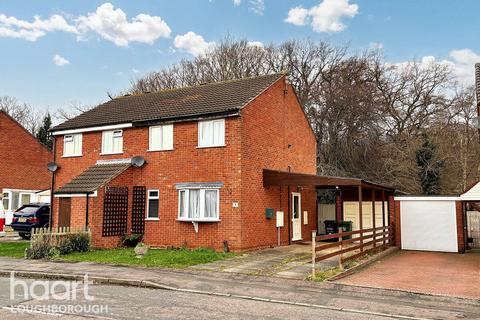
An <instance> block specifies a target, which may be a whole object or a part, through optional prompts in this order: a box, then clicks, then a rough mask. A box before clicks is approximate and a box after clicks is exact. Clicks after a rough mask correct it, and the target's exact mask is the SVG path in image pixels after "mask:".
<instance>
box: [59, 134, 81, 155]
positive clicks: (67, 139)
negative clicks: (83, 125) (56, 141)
mask: <svg viewBox="0 0 480 320" xmlns="http://www.w3.org/2000/svg"><path fill="white" fill-rule="evenodd" d="M81 155H82V134H81V133H80V134H66V135H64V136H63V156H64V157H78V156H81Z"/></svg>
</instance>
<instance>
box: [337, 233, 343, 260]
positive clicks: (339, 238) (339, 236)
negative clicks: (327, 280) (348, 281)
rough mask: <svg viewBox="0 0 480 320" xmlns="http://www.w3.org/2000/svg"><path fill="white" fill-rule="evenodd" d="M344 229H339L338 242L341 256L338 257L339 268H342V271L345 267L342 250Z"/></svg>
mask: <svg viewBox="0 0 480 320" xmlns="http://www.w3.org/2000/svg"><path fill="white" fill-rule="evenodd" d="M342 232H343V230H342V228H339V229H338V242H339V244H340V254H339V255H338V267H339V268H340V270H343V265H342V260H343V258H342V250H343V244H342V241H343V236H342Z"/></svg>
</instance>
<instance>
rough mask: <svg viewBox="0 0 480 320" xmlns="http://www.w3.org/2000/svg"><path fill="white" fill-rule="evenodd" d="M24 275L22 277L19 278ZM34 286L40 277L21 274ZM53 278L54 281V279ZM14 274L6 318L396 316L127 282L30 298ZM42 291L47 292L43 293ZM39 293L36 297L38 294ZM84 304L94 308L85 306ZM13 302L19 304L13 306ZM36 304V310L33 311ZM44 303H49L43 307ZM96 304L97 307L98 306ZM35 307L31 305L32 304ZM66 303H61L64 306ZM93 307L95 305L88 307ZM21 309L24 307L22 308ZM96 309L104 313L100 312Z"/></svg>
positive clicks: (6, 293)
mask: <svg viewBox="0 0 480 320" xmlns="http://www.w3.org/2000/svg"><path fill="white" fill-rule="evenodd" d="M17 280H18V279H17ZM20 280H21V281H25V284H27V285H28V286H30V287H31V284H32V282H33V281H34V280H31V279H20ZM52 283H53V282H50V283H49V284H52ZM10 287H11V286H10V279H9V278H0V288H2V289H1V290H0V306H1V307H2V309H0V319H5V320H9V319H16V320H17V319H72V320H76V319H85V318H86V317H88V318H93V319H259V318H262V319H319V318H322V319H355V320H363V319H391V317H383V316H377V315H372V314H362V313H356V312H346V311H338V310H330V309H323V308H318V307H312V306H297V305H291V304H283V303H272V302H265V301H253V300H250V299H243V298H233V297H221V296H211V295H205V294H198V293H189V292H178V291H168V290H158V289H146V288H138V287H121V286H109V285H90V286H89V288H88V292H87V297H89V296H91V297H93V298H94V300H93V301H88V300H87V299H85V297H84V291H83V288H82V287H79V288H77V289H76V290H74V291H75V292H76V295H77V299H76V300H75V301H68V302H65V301H58V300H55V299H54V298H55V295H56V296H57V297H58V296H59V295H60V296H62V297H65V293H70V294H72V292H73V291H72V290H70V291H67V290H65V289H64V288H65V287H64V286H63V285H60V286H57V290H53V291H52V292H51V293H50V294H49V295H48V298H47V299H46V300H42V298H43V295H44V293H45V290H44V287H42V286H40V285H38V284H37V286H36V287H35V289H37V290H34V294H35V295H37V299H32V296H30V297H27V299H25V296H24V292H25V291H24V288H25V287H23V286H22V284H19V283H17V284H16V285H15V286H14V290H13V292H14V299H13V300H12V299H11V297H10V294H11V293H10V291H11V290H10ZM41 296H42V297H41ZM33 297H35V296H33ZM60 305H61V306H64V308H67V305H74V306H77V307H76V308H80V307H82V308H83V310H78V311H79V313H77V314H73V315H72V314H69V311H68V310H63V311H62V310H61V312H52V313H43V312H45V311H52V306H60ZM84 305H86V306H88V307H84ZM10 306H13V307H14V308H17V309H14V310H12V309H11V307H10ZM33 306H35V310H33ZM39 306H42V307H43V306H49V308H50V310H48V309H41V308H39ZM92 306H97V307H96V309H94V307H92ZM29 308H30V309H29ZM59 308H61V307H59ZM89 308H90V310H88V309H89ZM19 310H20V311H21V312H18V311H19ZM94 311H96V312H98V313H95V312H94Z"/></svg>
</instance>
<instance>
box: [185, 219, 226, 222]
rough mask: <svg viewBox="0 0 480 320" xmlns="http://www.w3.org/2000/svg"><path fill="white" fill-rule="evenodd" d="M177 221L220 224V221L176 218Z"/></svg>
mask: <svg viewBox="0 0 480 320" xmlns="http://www.w3.org/2000/svg"><path fill="white" fill-rule="evenodd" d="M177 221H180V222H220V221H221V220H220V219H186V218H178V219H177Z"/></svg>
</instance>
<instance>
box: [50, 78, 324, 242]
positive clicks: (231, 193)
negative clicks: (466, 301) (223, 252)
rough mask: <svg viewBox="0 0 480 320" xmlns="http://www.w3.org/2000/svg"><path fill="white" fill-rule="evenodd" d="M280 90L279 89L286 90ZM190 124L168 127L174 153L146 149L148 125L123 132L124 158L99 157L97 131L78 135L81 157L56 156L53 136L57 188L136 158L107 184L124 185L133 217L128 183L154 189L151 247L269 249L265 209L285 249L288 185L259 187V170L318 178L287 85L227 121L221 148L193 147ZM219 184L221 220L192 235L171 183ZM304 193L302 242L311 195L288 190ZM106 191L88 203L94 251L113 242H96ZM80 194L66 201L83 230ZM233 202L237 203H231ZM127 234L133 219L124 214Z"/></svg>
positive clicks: (310, 140)
mask: <svg viewBox="0 0 480 320" xmlns="http://www.w3.org/2000/svg"><path fill="white" fill-rule="evenodd" d="M284 90H285V91H284ZM197 130H198V126H197V122H196V121H190V122H178V123H175V124H174V140H173V141H174V150H172V151H158V152H147V149H148V140H149V139H148V127H137V128H128V129H124V132H123V154H121V155H108V156H107V155H100V150H101V140H102V138H101V136H102V133H101V132H89V133H83V147H82V149H83V155H82V156H81V157H72V158H62V154H63V138H62V137H61V136H59V137H57V142H56V146H57V148H56V150H57V153H56V161H57V163H58V164H59V167H60V169H59V170H58V172H57V173H56V182H55V189H57V188H58V187H60V186H62V185H64V184H65V183H67V182H69V181H70V180H71V179H72V178H74V177H76V176H77V175H79V174H80V173H81V172H82V171H84V170H85V169H87V168H88V167H90V166H92V165H94V164H95V163H96V161H97V160H106V159H119V158H129V157H133V156H138V155H141V156H143V157H144V158H145V160H146V165H144V166H143V167H141V168H130V169H128V170H127V171H126V172H124V173H123V174H121V175H120V176H118V177H117V178H115V179H114V180H112V181H111V182H110V183H109V184H108V185H109V186H127V187H128V188H129V212H131V205H132V195H131V191H132V189H133V186H146V188H147V189H158V190H159V192H160V200H159V203H160V204H159V220H158V221H156V220H147V221H146V224H145V235H144V241H145V242H146V243H147V244H149V245H152V246H177V247H179V246H184V245H185V246H188V247H212V248H215V249H217V250H219V249H222V248H223V243H224V241H227V242H228V245H229V247H230V249H232V250H236V251H238V250H246V249H252V248H259V247H266V246H274V245H276V244H277V228H276V227H275V217H274V218H272V219H267V218H266V217H265V209H266V208H272V209H274V210H275V211H277V210H283V211H284V212H285V227H284V228H282V234H281V243H282V244H288V243H289V239H291V236H290V237H289V235H288V232H289V230H291V228H290V227H289V223H288V222H289V220H288V217H289V214H288V212H289V197H290V196H289V194H288V193H287V188H283V189H282V190H280V188H270V189H266V188H264V187H263V180H262V170H263V169H264V168H268V169H278V170H285V171H287V170H289V169H290V170H291V171H292V172H303V173H313V174H315V173H316V162H315V161H316V140H315V137H314V135H313V132H312V130H311V128H310V127H309V124H308V121H307V119H306V117H305V115H304V113H303V111H302V109H301V106H300V104H299V103H298V101H297V98H296V96H295V93H294V91H293V89H292V88H291V86H289V85H285V82H284V80H283V78H282V79H281V80H279V81H277V82H276V83H275V84H273V85H272V86H271V87H270V88H269V89H267V90H266V91H265V92H264V93H262V94H261V95H260V96H258V97H257V98H256V99H254V100H253V101H252V102H250V103H249V104H248V105H247V106H245V107H244V108H243V109H242V110H241V113H240V116H236V117H229V118H227V119H226V120H225V144H226V146H225V147H215V148H198V147H197V144H198V131H197ZM185 182H222V183H223V186H222V188H221V189H220V222H208V223H207V222H201V223H199V228H198V232H195V230H194V227H193V225H192V223H191V222H183V221H178V220H177V217H178V191H177V190H176V188H175V184H176V183H185ZM290 189H291V190H290V191H291V192H293V191H297V190H299V191H300V192H301V194H302V209H301V210H302V212H303V211H307V212H308V221H305V222H307V224H304V221H303V217H302V235H303V239H305V240H308V239H310V237H311V231H312V230H316V220H317V218H316V192H315V190H307V189H301V190H300V189H297V186H292V187H291V188H290ZM104 190H105V189H104V188H103V187H102V188H100V189H99V190H98V195H97V196H96V197H91V198H90V202H89V225H90V227H91V228H92V233H93V242H94V245H96V246H101V247H112V246H116V245H117V244H118V242H119V237H107V238H103V237H101V230H102V218H103V198H104ZM85 202H86V199H85V197H73V198H72V219H71V225H72V226H83V225H85ZM234 203H238V206H234V205H233V204H234ZM58 207H59V206H58V198H56V199H55V202H54V207H53V208H54V212H55V214H54V225H55V223H56V221H58ZM128 221H129V227H128V230H130V223H131V217H130V213H129V217H128Z"/></svg>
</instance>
